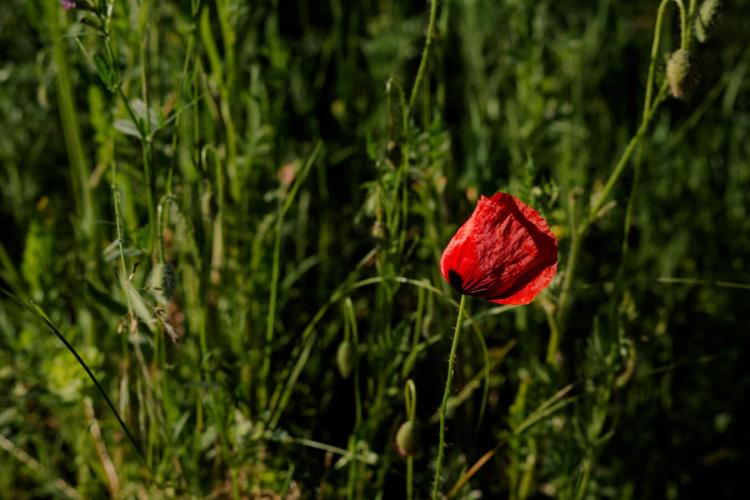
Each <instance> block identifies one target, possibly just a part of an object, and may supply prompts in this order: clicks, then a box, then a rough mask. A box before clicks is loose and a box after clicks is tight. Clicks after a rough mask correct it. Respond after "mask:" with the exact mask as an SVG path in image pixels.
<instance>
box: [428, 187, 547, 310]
mask: <svg viewBox="0 0 750 500" xmlns="http://www.w3.org/2000/svg"><path fill="white" fill-rule="evenodd" d="M440 272H441V273H442V275H443V278H445V280H446V281H447V282H448V283H450V284H451V286H453V288H455V289H456V290H458V291H459V292H461V293H463V294H465V295H475V296H477V297H482V298H483V299H487V300H489V301H490V302H494V303H496V304H512V305H522V304H528V303H529V302H531V301H532V300H534V297H536V296H537V295H538V294H539V292H541V291H542V290H543V289H544V288H545V287H546V286H547V285H549V283H550V281H552V278H554V277H555V273H556V272H557V239H556V238H555V236H554V235H553V234H552V232H550V230H549V226H548V225H547V222H546V221H545V220H544V219H543V218H542V216H541V215H539V214H538V213H537V212H536V211H535V210H534V209H532V208H531V207H529V206H527V205H526V204H524V203H523V202H522V201H521V200H519V199H518V198H516V197H515V196H511V195H509V194H505V193H497V194H495V195H494V196H492V197H490V198H487V197H485V196H482V197H481V198H480V199H479V202H478V203H477V207H476V209H474V213H473V214H471V217H469V220H467V221H466V222H465V223H464V225H463V226H461V227H460V228H459V229H458V231H456V234H455V235H454V236H453V238H452V239H451V241H450V243H448V246H447V247H446V248H445V250H444V251H443V257H442V259H440Z"/></svg>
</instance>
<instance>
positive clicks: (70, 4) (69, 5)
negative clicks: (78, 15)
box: [60, 0, 76, 10]
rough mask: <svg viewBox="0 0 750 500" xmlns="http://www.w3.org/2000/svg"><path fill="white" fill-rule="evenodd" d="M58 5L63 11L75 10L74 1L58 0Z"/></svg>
mask: <svg viewBox="0 0 750 500" xmlns="http://www.w3.org/2000/svg"><path fill="white" fill-rule="evenodd" d="M60 5H61V6H62V8H63V9H65V10H70V9H75V8H76V2H75V0H60Z"/></svg>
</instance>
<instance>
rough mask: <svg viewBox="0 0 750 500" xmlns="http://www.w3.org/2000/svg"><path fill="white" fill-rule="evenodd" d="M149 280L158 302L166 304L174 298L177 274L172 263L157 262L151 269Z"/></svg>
mask: <svg viewBox="0 0 750 500" xmlns="http://www.w3.org/2000/svg"><path fill="white" fill-rule="evenodd" d="M149 282H150V285H151V290H152V291H153V295H154V298H155V299H156V301H157V302H159V303H160V304H162V305H166V304H168V303H169V301H170V300H172V297H173V296H174V291H175V288H176V286H177V276H176V275H175V272H174V268H173V267H172V265H171V264H169V263H166V262H165V263H159V264H156V265H155V266H154V268H153V269H152V270H151V276H150V278H149Z"/></svg>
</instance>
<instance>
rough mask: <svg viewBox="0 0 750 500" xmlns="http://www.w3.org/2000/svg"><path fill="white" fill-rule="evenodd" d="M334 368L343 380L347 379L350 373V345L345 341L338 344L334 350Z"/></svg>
mask: <svg viewBox="0 0 750 500" xmlns="http://www.w3.org/2000/svg"><path fill="white" fill-rule="evenodd" d="M336 366H338V369H339V373H340V374H341V376H342V377H344V378H349V375H351V373H352V344H351V342H349V341H348V340H345V341H343V342H341V343H340V344H339V348H338V349H337V350H336Z"/></svg>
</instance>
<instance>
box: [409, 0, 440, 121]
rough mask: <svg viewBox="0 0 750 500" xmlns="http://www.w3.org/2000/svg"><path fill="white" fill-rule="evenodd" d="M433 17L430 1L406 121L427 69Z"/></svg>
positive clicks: (434, 4) (434, 0)
mask: <svg viewBox="0 0 750 500" xmlns="http://www.w3.org/2000/svg"><path fill="white" fill-rule="evenodd" d="M435 17H437V0H430V19H429V21H428V23H427V37H426V39H425V42H424V48H423V49H422V58H421V59H420V61H419V69H417V76H416V78H415V79H414V85H413V86H412V88H411V95H410V96H409V105H408V106H407V108H406V114H405V118H406V119H407V120H408V118H409V115H410V114H411V110H412V108H413V107H414V102H415V101H416V100H417V95H418V94H419V86H420V85H421V84H422V79H423V78H424V72H425V69H426V68H427V58H428V57H429V55H430V47H431V46H432V36H433V34H434V32H435Z"/></svg>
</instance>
